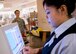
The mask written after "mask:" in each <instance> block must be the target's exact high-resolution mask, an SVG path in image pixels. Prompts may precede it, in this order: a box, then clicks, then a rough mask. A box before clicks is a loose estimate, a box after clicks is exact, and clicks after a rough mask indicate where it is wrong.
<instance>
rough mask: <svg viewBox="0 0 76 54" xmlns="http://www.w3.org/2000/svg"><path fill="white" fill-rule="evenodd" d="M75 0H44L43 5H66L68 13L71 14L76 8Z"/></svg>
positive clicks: (57, 6)
mask: <svg viewBox="0 0 76 54" xmlns="http://www.w3.org/2000/svg"><path fill="white" fill-rule="evenodd" d="M75 2H76V1H75V0H44V1H43V6H44V5H45V4H46V5H47V6H55V7H56V8H59V7H60V6H61V5H66V7H67V10H68V15H71V13H72V12H73V11H74V9H75Z"/></svg>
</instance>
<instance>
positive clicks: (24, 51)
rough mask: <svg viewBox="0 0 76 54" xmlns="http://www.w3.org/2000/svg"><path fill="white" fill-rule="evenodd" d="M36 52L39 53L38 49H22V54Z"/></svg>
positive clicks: (34, 53)
mask: <svg viewBox="0 0 76 54" xmlns="http://www.w3.org/2000/svg"><path fill="white" fill-rule="evenodd" d="M38 51H39V48H37V49H33V48H31V47H29V46H25V47H24V48H23V54H37V52H38Z"/></svg>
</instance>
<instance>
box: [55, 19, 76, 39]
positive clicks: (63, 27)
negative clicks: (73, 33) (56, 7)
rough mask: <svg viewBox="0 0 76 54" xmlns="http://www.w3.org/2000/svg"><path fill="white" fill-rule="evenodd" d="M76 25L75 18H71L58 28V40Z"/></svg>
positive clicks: (56, 31)
mask: <svg viewBox="0 0 76 54" xmlns="http://www.w3.org/2000/svg"><path fill="white" fill-rule="evenodd" d="M75 23H76V19H75V18H71V19H69V20H67V21H66V22H64V23H63V24H61V25H60V26H59V27H58V28H56V29H55V34H56V38H58V37H59V36H60V35H61V34H62V33H63V32H64V31H66V30H67V29H68V28H69V27H71V26H72V25H73V24H75Z"/></svg>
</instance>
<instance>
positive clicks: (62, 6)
mask: <svg viewBox="0 0 76 54" xmlns="http://www.w3.org/2000/svg"><path fill="white" fill-rule="evenodd" d="M58 12H59V13H60V14H67V13H68V11H67V7H66V6H65V5H61V7H60V8H59V9H58Z"/></svg>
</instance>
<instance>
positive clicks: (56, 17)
mask: <svg viewBox="0 0 76 54" xmlns="http://www.w3.org/2000/svg"><path fill="white" fill-rule="evenodd" d="M44 9H45V13H46V16H47V20H48V22H49V24H50V25H52V26H53V27H58V26H59V24H60V20H61V19H60V18H61V14H60V13H59V10H58V9H56V7H54V6H50V7H48V6H46V5H44Z"/></svg>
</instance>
